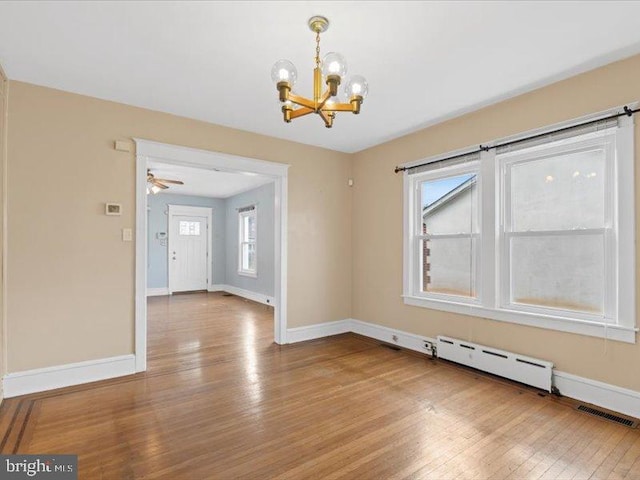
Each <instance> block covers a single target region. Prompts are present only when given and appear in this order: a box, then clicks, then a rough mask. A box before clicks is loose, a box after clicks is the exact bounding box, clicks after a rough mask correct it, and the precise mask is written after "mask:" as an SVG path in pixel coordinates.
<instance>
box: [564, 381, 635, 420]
mask: <svg viewBox="0 0 640 480" xmlns="http://www.w3.org/2000/svg"><path fill="white" fill-rule="evenodd" d="M553 384H554V385H555V386H556V387H557V388H558V390H560V393H561V394H562V395H564V396H566V397H570V398H575V399H576V400H580V401H583V402H587V403H592V404H593V405H598V406H600V407H603V408H606V409H608V410H613V411H614V412H620V413H624V414H625V415H630V416H632V417H636V418H640V392H636V391H634V390H628V389H626V388H622V387H617V386H615V385H611V384H608V383H603V382H599V381H597V380H591V379H589V378H584V377H579V376H577V375H573V374H571V373H566V372H560V371H557V370H556V371H554V372H553Z"/></svg>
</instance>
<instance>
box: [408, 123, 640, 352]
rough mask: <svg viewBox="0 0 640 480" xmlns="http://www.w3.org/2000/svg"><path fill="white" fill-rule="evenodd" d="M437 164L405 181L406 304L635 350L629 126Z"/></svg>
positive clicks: (604, 126) (596, 127)
mask: <svg viewBox="0 0 640 480" xmlns="http://www.w3.org/2000/svg"><path fill="white" fill-rule="evenodd" d="M496 143H501V142H496ZM434 160H436V161H435V162H432V163H426V164H424V165H420V166H416V167H412V168H410V169H409V171H408V173H407V174H405V175H406V176H405V205H406V218H405V275H404V278H405V281H404V297H405V302H406V303H408V304H411V305H418V306H425V307H428V308H435V309H440V310H446V311H453V312H457V313H464V314H471V315H477V316H481V317H485V318H493V319H496V320H503V321H511V322H515V323H522V324H527V325H534V326H538V327H543V328H552V329H558V330H563V331H569V332H575V333H583V334H587V335H594V336H606V337H609V338H613V339H617V340H622V341H629V342H633V341H635V260H634V259H635V247H634V204H635V196H634V188H633V122H632V119H630V118H627V117H621V118H620V119H614V120H603V121H602V122H599V123H595V124H590V125H589V126H588V127H579V128H575V129H565V130H563V131H562V133H561V134H553V135H551V134H550V135H548V136H539V135H538V136H536V138H535V140H523V141H522V142H518V143H510V144H509V146H508V147H502V148H497V149H495V148H491V149H487V150H486V151H483V152H482V153H481V154H480V153H474V154H470V155H467V156H466V157H459V158H457V159H456V160H454V161H438V159H434Z"/></svg>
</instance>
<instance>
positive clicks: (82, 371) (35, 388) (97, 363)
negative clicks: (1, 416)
mask: <svg viewBox="0 0 640 480" xmlns="http://www.w3.org/2000/svg"><path fill="white" fill-rule="evenodd" d="M135 372H136V357H135V355H120V356H118V357H110V358H101V359H98V360H89V361H87V362H78V363H69V364H67V365H57V366H55V367H47V368H38V369H35V370H27V371H24V372H16V373H8V374H7V375H5V376H4V379H3V387H4V398H12V397H17V396H19V395H26V394H28V393H36V392H44V391H46V390H53V389H56V388H62V387H70V386H72V385H79V384H81V383H90V382H97V381H99V380H106V379H108V378H114V377H122V376H124V375H132V374H134V373H135Z"/></svg>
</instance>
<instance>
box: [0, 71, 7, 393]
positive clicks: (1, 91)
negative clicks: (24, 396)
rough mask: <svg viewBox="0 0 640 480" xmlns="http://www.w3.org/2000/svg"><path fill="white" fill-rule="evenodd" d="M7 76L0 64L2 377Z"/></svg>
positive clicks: (0, 359)
mask: <svg viewBox="0 0 640 480" xmlns="http://www.w3.org/2000/svg"><path fill="white" fill-rule="evenodd" d="M8 85H9V83H8V82H7V77H6V76H5V74H4V71H3V70H2V66H0V378H2V377H3V375H4V374H5V366H6V365H5V357H6V353H7V352H6V349H5V336H4V329H5V323H4V309H5V304H4V277H3V273H2V272H3V262H4V258H3V254H2V251H3V250H2V244H3V241H4V191H5V190H4V172H5V151H6V133H7V93H8ZM2 388H3V385H2V382H0V402H2V399H3V398H4V392H3V389H2Z"/></svg>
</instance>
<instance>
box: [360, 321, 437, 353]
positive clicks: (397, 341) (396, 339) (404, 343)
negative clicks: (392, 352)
mask: <svg viewBox="0 0 640 480" xmlns="http://www.w3.org/2000/svg"><path fill="white" fill-rule="evenodd" d="M351 331H352V332H353V333H357V334H358V335H363V336H365V337H369V338H375V339H376V340H380V341H382V342H386V343H391V344H394V345H398V346H399V347H402V348H407V349H409V350H415V351H416V352H420V353H425V354H427V355H431V350H429V349H426V348H424V342H425V341H427V342H431V343H432V344H433V345H435V344H436V339H435V338H430V337H423V336H421V335H416V334H414V333H409V332H403V331H402V330H396V329H393V328H389V327H383V326H382V325H376V324H375V323H369V322H363V321H362V320H355V319H351Z"/></svg>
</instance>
